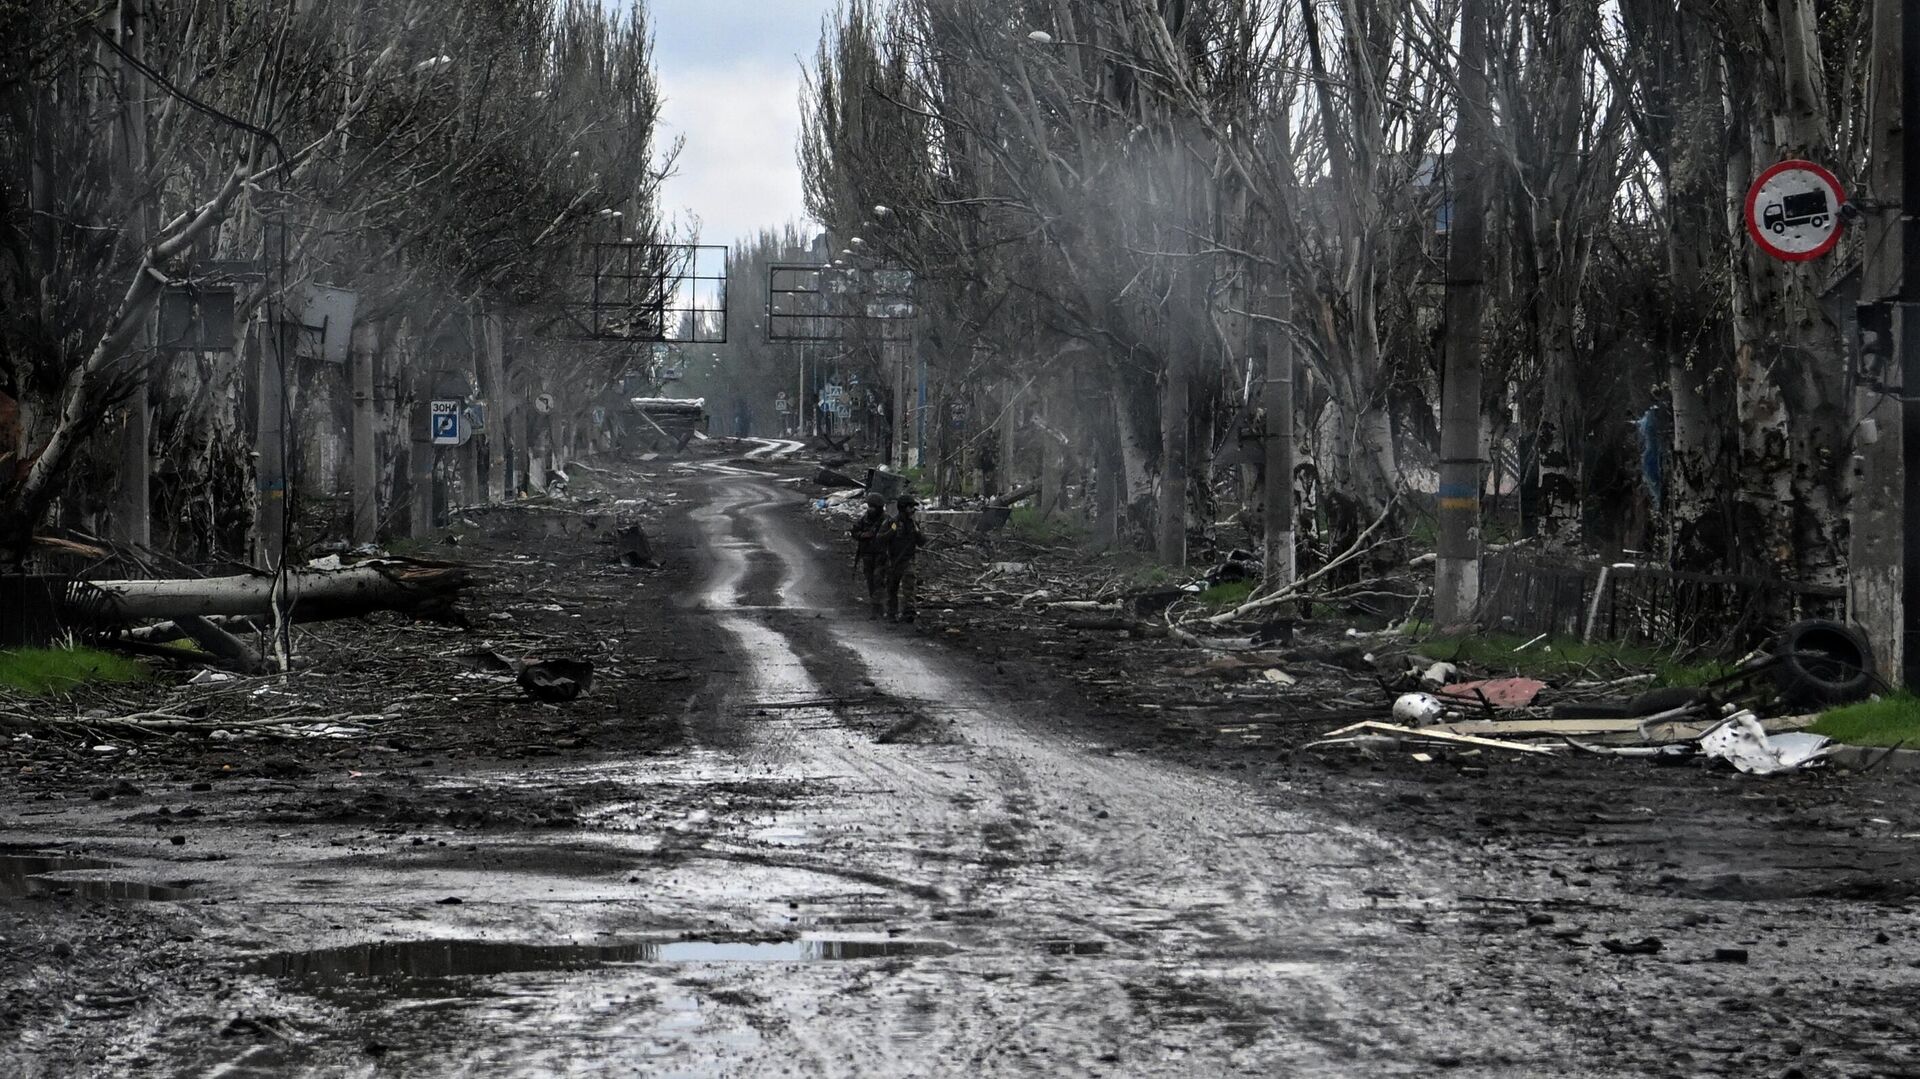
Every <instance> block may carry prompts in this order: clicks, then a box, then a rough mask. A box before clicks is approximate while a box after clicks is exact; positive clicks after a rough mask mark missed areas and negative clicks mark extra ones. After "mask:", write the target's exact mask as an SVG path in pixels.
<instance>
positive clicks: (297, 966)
mask: <svg viewBox="0 0 1920 1079" xmlns="http://www.w3.org/2000/svg"><path fill="white" fill-rule="evenodd" d="M953 950H954V949H953V947H952V946H951V945H947V944H940V943H936V942H932V941H906V940H783V941H718V940H683V941H644V942H636V943H631V944H519V943H511V942H506V941H490V940H407V941H384V942H379V943H373V944H352V945H346V946H344V947H339V948H321V949H317V950H314V951H305V952H283V953H279V954H276V955H269V956H263V957H261V958H259V959H256V960H254V961H253V962H251V963H249V964H247V966H246V968H245V969H246V971H247V972H248V973H250V974H269V975H273V976H276V977H281V978H293V979H297V980H301V981H312V982H320V983H337V982H343V981H350V980H354V979H360V978H461V977H485V976H487V975H494V974H516V973H523V972H531V971H553V970H584V969H588V968H591V967H599V966H606V965H609V964H613V963H650V962H651V963H813V962H827V961H834V960H846V959H882V958H889V957H894V956H912V955H946V954H949V953H951V952H952V951H953Z"/></svg>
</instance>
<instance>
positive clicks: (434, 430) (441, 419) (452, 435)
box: [415, 401, 460, 446]
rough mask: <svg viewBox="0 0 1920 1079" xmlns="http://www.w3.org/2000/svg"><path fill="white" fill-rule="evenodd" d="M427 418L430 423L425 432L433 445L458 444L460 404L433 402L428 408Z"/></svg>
mask: <svg viewBox="0 0 1920 1079" xmlns="http://www.w3.org/2000/svg"><path fill="white" fill-rule="evenodd" d="M415 415H418V413H415ZM428 416H429V417H430V421H429V426H428V429H427V430H428V434H429V435H430V436H431V439H432V442H433V444H434V445H436V446H458V445H459V444H460V402H458V401H435V402H433V403H432V404H431V405H429V406H428Z"/></svg>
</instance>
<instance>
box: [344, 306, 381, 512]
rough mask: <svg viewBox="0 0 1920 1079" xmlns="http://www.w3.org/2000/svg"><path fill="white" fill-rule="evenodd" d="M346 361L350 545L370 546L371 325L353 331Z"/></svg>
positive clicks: (375, 346) (373, 463)
mask: <svg viewBox="0 0 1920 1079" xmlns="http://www.w3.org/2000/svg"><path fill="white" fill-rule="evenodd" d="M354 337H355V338H356V340H355V342H354V344H355V347H354V349H353V350H352V352H350V353H349V354H348V357H347V362H348V363H349V364H351V365H352V367H353V482H352V483H351V484H350V485H349V486H350V487H351V488H352V490H353V542H354V544H355V545H356V546H357V545H359V544H363V543H372V542H373V539H374V534H375V532H377V531H378V529H379V526H380V491H379V487H380V471H379V462H378V461H377V460H376V459H375V457H374V449H373V428H374V402H373V384H374V378H373V369H374V365H375V363H376V362H378V360H379V351H380V333H379V330H378V329H376V328H375V327H373V326H362V327H360V328H359V330H358V331H356V332H355V334H354Z"/></svg>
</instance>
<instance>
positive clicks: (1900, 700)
mask: <svg viewBox="0 0 1920 1079" xmlns="http://www.w3.org/2000/svg"><path fill="white" fill-rule="evenodd" d="M1807 729H1808V730H1809V731H1812V732H1813V733H1814V734H1824V735H1826V736H1827V737H1828V738H1831V739H1833V740H1834V741H1836V742H1846V743H1849V744H1851V745H1856V746H1897V745H1902V744H1906V745H1910V746H1920V697H1915V696H1914V695H1913V694H1911V693H1906V692H1901V693H1894V694H1890V695H1888V696H1885V697H1876V698H1874V699H1873V700H1870V701H1861V702H1860V703H1859V704H1848V705H1842V706H1841V707H1839V708H1835V709H1833V710H1832V711H1830V712H1827V713H1825V714H1824V715H1822V716H1821V717H1820V719H1819V720H1818V721H1817V722H1816V723H1814V725H1813V726H1811V727H1808V728H1807Z"/></svg>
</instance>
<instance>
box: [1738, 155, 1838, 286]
mask: <svg viewBox="0 0 1920 1079" xmlns="http://www.w3.org/2000/svg"><path fill="white" fill-rule="evenodd" d="M1846 201H1847V196H1846V192H1844V191H1842V190H1840V181H1839V180H1836V179H1834V176H1833V173H1831V172H1828V171H1827V170H1826V169H1823V168H1821V167H1820V166H1819V165H1816V164H1814V163H1813V162H1811V161H1782V162H1780V163H1779V164H1778V165H1775V166H1773V167H1772V168H1770V169H1768V170H1767V171H1765V172H1763V173H1761V174H1760V178H1759V179H1757V180H1755V181H1754V182H1753V186H1752V187H1750V188H1748V189H1747V234H1748V235H1750V236H1752V237H1753V242H1754V243H1756V244H1759V245H1760V250H1762V251H1765V252H1766V253H1767V254H1769V255H1772V256H1773V257H1774V258H1777V259H1785V260H1786V261H1788V262H1805V261H1807V260H1808V259H1817V258H1819V257H1820V256H1821V255H1824V254H1826V253H1827V252H1829V251H1831V250H1833V245H1834V244H1837V243H1839V242H1840V207H1841V206H1842V205H1844V204H1845V203H1846Z"/></svg>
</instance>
